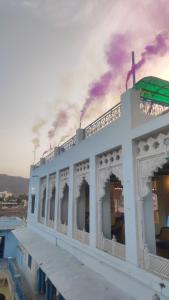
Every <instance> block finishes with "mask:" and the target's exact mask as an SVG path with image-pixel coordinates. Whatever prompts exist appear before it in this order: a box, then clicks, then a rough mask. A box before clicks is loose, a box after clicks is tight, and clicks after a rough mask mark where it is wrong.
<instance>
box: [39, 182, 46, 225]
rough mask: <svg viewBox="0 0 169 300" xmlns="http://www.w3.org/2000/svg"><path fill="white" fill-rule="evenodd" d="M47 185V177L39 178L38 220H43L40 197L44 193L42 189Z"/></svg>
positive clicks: (41, 197)
mask: <svg viewBox="0 0 169 300" xmlns="http://www.w3.org/2000/svg"><path fill="white" fill-rule="evenodd" d="M46 185H47V177H43V178H41V179H40V193H39V194H40V198H39V221H40V222H44V217H42V199H43V195H44V191H45V188H46Z"/></svg>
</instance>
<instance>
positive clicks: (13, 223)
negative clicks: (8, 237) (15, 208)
mask: <svg viewBox="0 0 169 300" xmlns="http://www.w3.org/2000/svg"><path fill="white" fill-rule="evenodd" d="M21 225H23V221H22V220H21V219H20V218H18V217H0V230H12V229H15V228H17V227H19V226H21Z"/></svg>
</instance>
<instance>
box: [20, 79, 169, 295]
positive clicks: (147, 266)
mask: <svg viewBox="0 0 169 300" xmlns="http://www.w3.org/2000/svg"><path fill="white" fill-rule="evenodd" d="M140 87H142V89H141V90H140ZM147 98H148V99H151V100H152V99H153V102H149V101H147ZM161 99H163V104H165V105H166V104H167V101H168V102H169V82H164V81H161V80H159V79H156V78H145V79H143V80H142V81H141V83H139V84H136V86H135V88H133V89H130V90H128V91H127V92H125V93H124V94H123V95H122V97H121V101H120V103H119V104H118V105H116V106H115V107H113V108H112V109H110V110H109V111H108V112H107V113H105V114H104V115H103V116H101V117H100V118H99V119H97V120H96V121H94V122H93V123H92V124H90V125H89V126H87V127H86V128H85V129H78V130H77V132H76V135H75V136H74V137H73V138H71V139H70V140H69V141H67V142H66V143H65V144H63V145H62V146H61V147H60V148H56V149H55V151H54V152H52V153H51V154H50V155H48V156H47V157H46V158H42V159H41V160H40V162H39V163H38V164H37V165H35V166H32V167H31V175H30V190H29V205H28V224H27V227H26V228H19V229H17V230H15V231H14V234H15V236H16V238H17V239H18V241H19V243H20V246H19V250H18V257H17V260H18V265H19V267H20V269H21V270H22V272H23V274H24V276H25V277H26V278H27V280H28V282H29V284H30V285H31V287H32V289H33V290H34V292H35V293H37V294H41V296H42V298H41V299H50V300H52V299H66V300H76V299H81V300H83V299H84V300H89V299H90V300H94V299H95V300H96V299H97V300H100V299H137V300H142V299H144V300H150V299H162V300H166V299H169V228H168V227H166V224H167V216H168V215H169V163H168V156H169V154H168V153H169V111H168V108H167V107H166V106H165V105H158V104H156V103H157V102H160V101H161ZM158 100H159V101H158ZM155 102H156V103H155ZM164 102H165V103H164ZM157 234H160V235H159V236H157ZM56 295H58V296H57V298H56Z"/></svg>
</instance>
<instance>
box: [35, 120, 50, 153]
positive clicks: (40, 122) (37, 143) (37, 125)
mask: <svg viewBox="0 0 169 300" xmlns="http://www.w3.org/2000/svg"><path fill="white" fill-rule="evenodd" d="M46 122H47V121H46V120H45V119H38V120H37V121H36V123H35V124H34V126H33V127H32V132H33V134H34V136H35V137H34V138H33V139H32V143H33V145H34V151H36V149H37V148H39V147H40V130H41V128H42V127H43V126H44V125H45V124H46Z"/></svg>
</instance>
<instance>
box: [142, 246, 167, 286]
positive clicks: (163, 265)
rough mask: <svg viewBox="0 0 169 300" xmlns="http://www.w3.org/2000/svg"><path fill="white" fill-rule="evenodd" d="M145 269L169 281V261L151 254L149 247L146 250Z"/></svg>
mask: <svg viewBox="0 0 169 300" xmlns="http://www.w3.org/2000/svg"><path fill="white" fill-rule="evenodd" d="M144 268H145V269H146V270H147V271H150V272H152V273H155V274H156V275H158V276H160V277H163V278H167V279H168V280H169V259H166V258H163V257H161V256H157V255H155V254H152V253H149V251H148V249H147V247H145V249H144Z"/></svg>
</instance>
